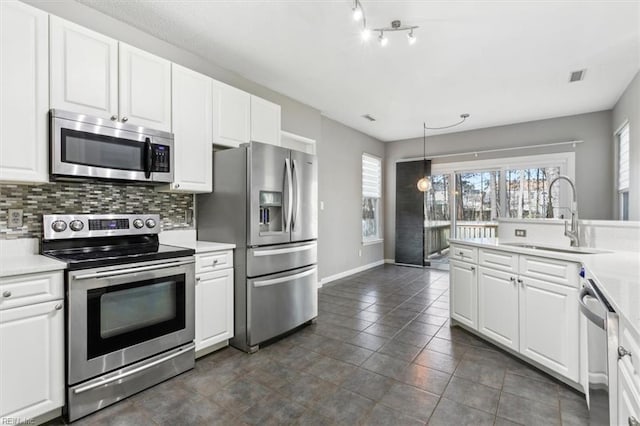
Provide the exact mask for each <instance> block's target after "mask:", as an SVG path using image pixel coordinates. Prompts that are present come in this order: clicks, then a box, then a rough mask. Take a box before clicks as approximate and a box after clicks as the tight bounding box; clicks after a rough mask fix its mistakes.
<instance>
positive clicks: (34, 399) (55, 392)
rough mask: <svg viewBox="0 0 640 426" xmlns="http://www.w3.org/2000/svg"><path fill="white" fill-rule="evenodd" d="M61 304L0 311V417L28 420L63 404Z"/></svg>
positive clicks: (53, 303)
mask: <svg viewBox="0 0 640 426" xmlns="http://www.w3.org/2000/svg"><path fill="white" fill-rule="evenodd" d="M62 306H63V301H62V300H58V301H52V302H45V303H38V304H35V305H29V306H24V307H21V308H14V309H7V310H4V311H0V342H1V344H2V351H0V376H1V377H2V380H0V395H2V398H0V417H1V418H4V417H13V418H33V417H36V416H39V415H42V414H44V413H46V412H48V411H51V410H55V409H57V408H59V407H62V405H63V404H64V310H63V309H60V310H58V309H56V308H57V307H62Z"/></svg>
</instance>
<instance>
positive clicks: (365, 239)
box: [360, 152, 384, 246]
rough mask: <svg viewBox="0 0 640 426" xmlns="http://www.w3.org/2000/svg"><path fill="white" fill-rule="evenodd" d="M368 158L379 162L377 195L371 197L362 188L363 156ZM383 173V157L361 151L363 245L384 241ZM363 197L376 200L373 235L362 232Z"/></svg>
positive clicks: (361, 182)
mask: <svg viewBox="0 0 640 426" xmlns="http://www.w3.org/2000/svg"><path fill="white" fill-rule="evenodd" d="M367 157H368V158H369V159H372V160H374V161H377V162H378V164H379V170H380V172H379V176H378V195H379V196H378V197H377V198H376V197H371V196H367V197H365V188H364V163H365V158H367ZM383 176H384V173H383V159H382V158H381V157H379V156H377V155H374V154H370V153H368V152H362V156H361V158H360V205H361V207H360V240H361V243H362V245H363V246H367V245H372V244H379V243H382V242H383V241H384V237H383V235H384V233H383V229H382V227H383V224H384V221H383V217H382V214H383V213H382V211H383V193H382V179H383ZM365 198H375V199H376V200H377V202H376V204H377V205H376V217H375V220H376V229H377V231H378V232H377V235H375V236H373V237H365V236H364V233H363V232H362V205H363V203H364V199H365Z"/></svg>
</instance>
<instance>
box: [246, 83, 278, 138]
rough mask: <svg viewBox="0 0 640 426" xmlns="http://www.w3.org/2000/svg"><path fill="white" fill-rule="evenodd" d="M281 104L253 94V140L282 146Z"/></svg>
mask: <svg viewBox="0 0 640 426" xmlns="http://www.w3.org/2000/svg"><path fill="white" fill-rule="evenodd" d="M280 127H281V123H280V105H278V104H274V103H273V102H269V101H267V100H265V99H262V98H259V97H257V96H253V95H251V140H252V141H256V142H264V143H269V144H271V145H277V146H280Z"/></svg>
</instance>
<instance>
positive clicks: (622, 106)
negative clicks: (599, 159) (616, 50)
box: [611, 72, 640, 220]
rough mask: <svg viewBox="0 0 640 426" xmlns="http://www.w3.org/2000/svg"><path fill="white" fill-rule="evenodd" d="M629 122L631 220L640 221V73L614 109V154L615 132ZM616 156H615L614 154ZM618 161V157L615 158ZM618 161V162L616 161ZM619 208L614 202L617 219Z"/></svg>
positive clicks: (613, 187)
mask: <svg viewBox="0 0 640 426" xmlns="http://www.w3.org/2000/svg"><path fill="white" fill-rule="evenodd" d="M627 120H628V122H629V130H630V131H629V159H630V163H631V164H630V166H631V175H630V177H629V220H640V72H638V73H637V74H636V76H635V77H634V78H633V80H632V81H631V83H629V86H627V88H626V89H625V91H624V93H623V94H622V96H620V99H619V100H618V102H617V103H616V106H615V107H614V108H613V119H612V120H611V125H612V127H611V129H612V134H613V142H614V143H613V145H614V146H613V152H614V153H616V150H615V145H616V143H615V142H616V138H615V132H616V130H618V129H619V128H620V126H622V124H623V123H624V122H625V121H627ZM614 155H615V154H614ZM614 159H617V156H616V157H614ZM614 161H617V160H614ZM611 188H612V190H613V191H614V192H617V187H616V179H615V178H614V179H613V185H612V187H611ZM618 210H619V206H618V202H617V198H616V200H614V211H615V218H618V217H619V213H618Z"/></svg>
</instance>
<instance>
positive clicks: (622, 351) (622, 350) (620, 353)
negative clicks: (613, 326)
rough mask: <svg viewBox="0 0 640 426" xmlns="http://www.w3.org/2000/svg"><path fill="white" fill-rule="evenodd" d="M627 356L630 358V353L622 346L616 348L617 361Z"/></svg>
mask: <svg viewBox="0 0 640 426" xmlns="http://www.w3.org/2000/svg"><path fill="white" fill-rule="evenodd" d="M627 355H628V356H629V358H631V351H628V350H626V349H625V347H624V346H618V359H622V358H624V357H625V356H627Z"/></svg>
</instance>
